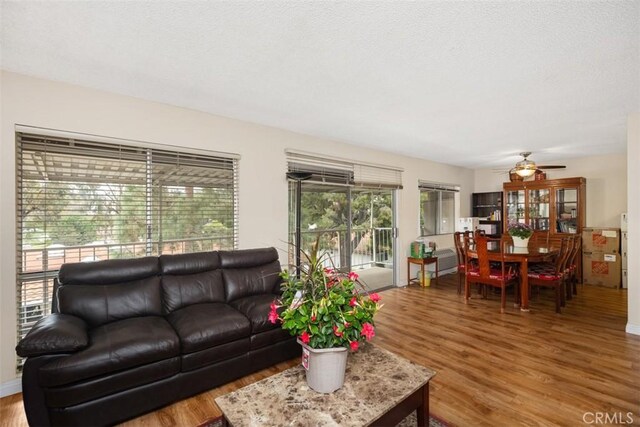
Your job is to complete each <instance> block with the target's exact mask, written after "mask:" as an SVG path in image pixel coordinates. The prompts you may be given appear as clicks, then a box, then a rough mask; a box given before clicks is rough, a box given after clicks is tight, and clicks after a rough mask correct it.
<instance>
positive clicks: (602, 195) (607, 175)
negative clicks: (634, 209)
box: [474, 154, 627, 227]
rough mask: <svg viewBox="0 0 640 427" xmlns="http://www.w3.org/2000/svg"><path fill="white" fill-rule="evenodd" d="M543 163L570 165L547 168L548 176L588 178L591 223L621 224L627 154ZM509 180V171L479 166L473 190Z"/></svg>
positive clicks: (492, 187)
mask: <svg viewBox="0 0 640 427" xmlns="http://www.w3.org/2000/svg"><path fill="white" fill-rule="evenodd" d="M532 157H533V156H532ZM544 163H545V164H548V165H551V164H554V165H555V164H560V165H565V166H566V167H567V168H566V169H550V170H547V171H546V172H547V178H548V179H555V178H570V177H579V176H581V177H584V178H586V179H587V218H586V224H587V226H588V227H620V214H621V213H623V212H626V211H627V155H625V154H609V155H603V156H591V157H580V158H575V159H564V160H558V161H549V162H544ZM508 180H509V176H508V175H507V174H500V173H495V172H494V171H493V170H491V169H477V170H476V171H475V187H474V192H482V191H502V183H503V182H505V181H508Z"/></svg>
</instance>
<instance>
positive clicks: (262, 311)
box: [229, 294, 280, 334]
mask: <svg viewBox="0 0 640 427" xmlns="http://www.w3.org/2000/svg"><path fill="white" fill-rule="evenodd" d="M275 299H276V296H275V295H273V294H262V295H253V296H250V297H244V298H240V299H237V300H235V301H232V302H231V303H229V304H230V305H231V306H232V307H233V308H235V309H236V310H238V311H239V312H240V313H242V314H244V315H245V316H246V317H247V318H248V319H249V321H250V322H251V334H257V333H260V332H264V331H269V330H271V329H275V328H279V327H280V325H279V324H273V323H271V322H270V321H269V311H270V310H271V307H270V306H271V303H272V302H273V301H274V300H275Z"/></svg>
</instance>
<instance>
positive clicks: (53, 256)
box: [16, 132, 238, 338]
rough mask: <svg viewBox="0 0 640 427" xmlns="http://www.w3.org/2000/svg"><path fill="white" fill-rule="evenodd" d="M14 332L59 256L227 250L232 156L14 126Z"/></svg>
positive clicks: (35, 312)
mask: <svg viewBox="0 0 640 427" xmlns="http://www.w3.org/2000/svg"><path fill="white" fill-rule="evenodd" d="M16 140H17V172H18V173H17V175H18V176H17V199H18V200H17V202H18V203H17V222H18V224H17V226H18V229H17V243H18V244H17V260H18V264H17V299H18V301H17V303H18V338H21V337H23V336H24V334H26V332H27V331H28V330H29V329H30V328H31V326H32V325H33V324H34V323H35V322H36V321H37V320H38V319H39V318H40V317H42V316H43V315H45V314H47V313H49V312H50V309H51V307H50V304H51V292H52V289H53V280H54V278H55V277H56V275H57V271H58V269H59V268H60V266H61V265H62V264H63V263H68V262H90V261H97V260H106V259H114V258H131V257H139V256H147V255H160V254H176V253H187V252H199V251H209V250H218V249H234V248H235V247H236V243H237V229H238V227H237V217H238V216H237V156H232V155H217V154H216V153H207V152H199V153H195V152H192V153H187V152H177V151H172V150H169V149H164V148H163V149H158V148H149V147H139V146H134V145H125V144H119V143H118V144H116V143H111V142H100V141H92V140H84V139H76V138H73V139H71V138H69V137H55V136H50V135H47V136H43V135H39V134H35V133H34V134H32V133H27V132H18V133H17V134H16Z"/></svg>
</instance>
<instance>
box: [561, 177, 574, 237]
mask: <svg viewBox="0 0 640 427" xmlns="http://www.w3.org/2000/svg"><path fill="white" fill-rule="evenodd" d="M556 218H557V220H556V231H557V232H558V233H571V234H575V233H576V232H577V230H578V189H576V188H561V189H559V190H556Z"/></svg>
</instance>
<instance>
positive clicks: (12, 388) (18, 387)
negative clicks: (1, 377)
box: [0, 378, 22, 397]
mask: <svg viewBox="0 0 640 427" xmlns="http://www.w3.org/2000/svg"><path fill="white" fill-rule="evenodd" d="M21 391H22V380H21V379H20V378H16V379H13V380H11V381H7V382H4V383H2V384H0V397H6V396H11V395H12V394H16V393H20V392H21Z"/></svg>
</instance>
